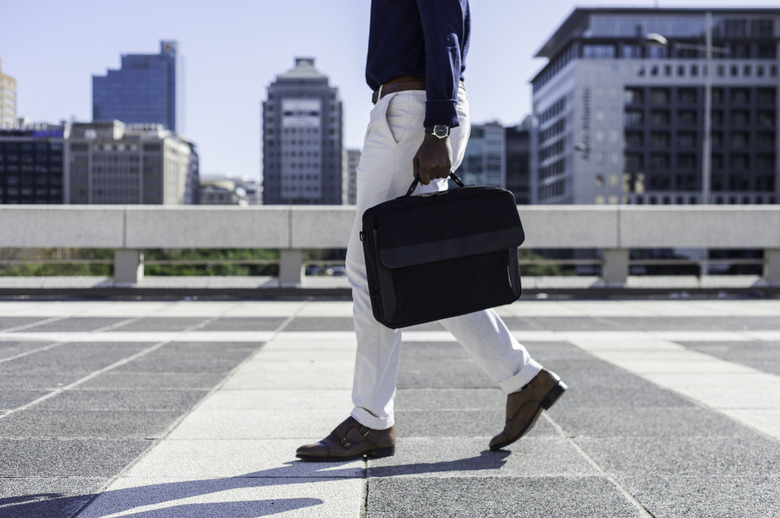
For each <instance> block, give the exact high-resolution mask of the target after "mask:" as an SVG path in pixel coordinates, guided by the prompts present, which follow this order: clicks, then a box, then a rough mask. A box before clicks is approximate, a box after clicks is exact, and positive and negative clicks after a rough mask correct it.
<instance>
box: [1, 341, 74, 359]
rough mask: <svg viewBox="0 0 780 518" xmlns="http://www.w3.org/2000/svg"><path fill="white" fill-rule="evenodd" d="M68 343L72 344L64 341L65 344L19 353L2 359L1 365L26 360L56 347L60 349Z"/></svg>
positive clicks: (45, 346)
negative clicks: (32, 355)
mask: <svg viewBox="0 0 780 518" xmlns="http://www.w3.org/2000/svg"><path fill="white" fill-rule="evenodd" d="M67 343H70V342H69V341H67V340H66V341H64V342H62V341H60V342H55V343H53V344H49V345H44V346H43V347H38V348H37V349H33V350H31V351H25V352H23V353H19V354H17V355H16V356H9V357H8V358H2V359H0V364H2V363H5V362H10V361H14V360H18V359H19V358H24V357H25V356H30V355H31V354H35V353H39V352H44V351H48V350H49V349H54V348H55V347H59V346H60V345H64V344H67Z"/></svg>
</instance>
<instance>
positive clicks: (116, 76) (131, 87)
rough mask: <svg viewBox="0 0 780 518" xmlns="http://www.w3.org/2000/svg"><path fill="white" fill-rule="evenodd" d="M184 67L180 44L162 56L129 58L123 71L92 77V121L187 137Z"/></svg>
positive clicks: (164, 48)
mask: <svg viewBox="0 0 780 518" xmlns="http://www.w3.org/2000/svg"><path fill="white" fill-rule="evenodd" d="M183 91H184V63H183V57H182V56H181V55H180V53H179V45H178V43H177V42H176V41H162V42H160V53H159V54H126V55H123V56H122V63H121V68H120V69H119V70H109V71H108V72H107V73H106V75H104V76H92V120H94V121H111V120H120V121H122V122H124V123H126V124H133V123H144V124H162V125H163V126H165V128H166V129H169V130H171V131H173V132H176V133H179V134H183V133H184V131H185V128H184V110H183V101H184V95H183Z"/></svg>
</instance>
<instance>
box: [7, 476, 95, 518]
mask: <svg viewBox="0 0 780 518" xmlns="http://www.w3.org/2000/svg"><path fill="white" fill-rule="evenodd" d="M106 482H108V479H106V478H95V477H68V478H46V477H41V478H2V479H0V515H2V516H3V518H33V517H57V518H70V517H71V516H74V515H75V514H76V513H77V512H78V511H79V509H81V508H82V507H84V505H86V504H87V502H89V501H90V500H91V499H92V498H94V497H95V495H96V494H97V492H98V490H99V489H100V488H101V487H103V486H104V485H105V484H106Z"/></svg>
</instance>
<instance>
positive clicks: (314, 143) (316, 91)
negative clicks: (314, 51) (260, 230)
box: [263, 58, 346, 205]
mask: <svg viewBox="0 0 780 518" xmlns="http://www.w3.org/2000/svg"><path fill="white" fill-rule="evenodd" d="M341 112H342V109H341V100H340V99H339V93H338V89H337V88H335V87H331V86H330V85H329V84H328V77H327V76H325V75H324V74H321V73H320V72H318V71H317V69H315V68H314V59H313V58H297V59H296V60H295V67H294V68H292V69H291V70H289V71H288V72H286V73H284V74H280V75H279V76H277V78H276V81H275V82H274V83H272V84H271V85H270V86H269V87H268V99H267V100H266V101H264V102H263V203H264V204H265V205H280V204H298V205H341V204H342V184H343V178H344V176H345V174H344V167H345V166H346V164H345V159H344V153H343V150H342V148H343V145H342V114H341Z"/></svg>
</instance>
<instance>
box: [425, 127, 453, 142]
mask: <svg viewBox="0 0 780 518" xmlns="http://www.w3.org/2000/svg"><path fill="white" fill-rule="evenodd" d="M425 133H430V134H431V135H433V136H434V137H437V138H440V139H443V138H447V137H448V136H449V135H450V127H449V126H447V125H446V124H436V125H435V126H428V127H427V128H425Z"/></svg>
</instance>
